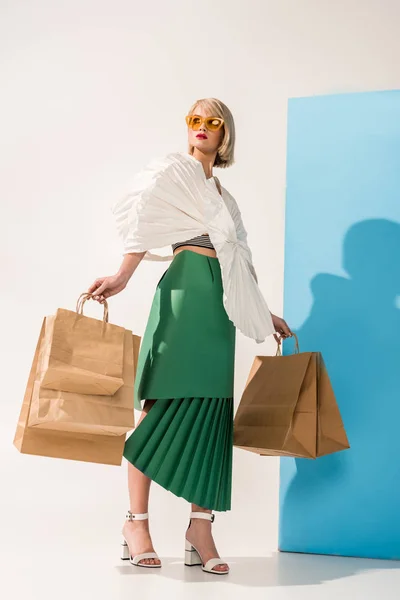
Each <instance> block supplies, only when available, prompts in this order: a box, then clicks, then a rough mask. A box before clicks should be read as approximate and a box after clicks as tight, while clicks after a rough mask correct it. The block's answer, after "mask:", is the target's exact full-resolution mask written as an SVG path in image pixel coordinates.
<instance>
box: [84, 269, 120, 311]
mask: <svg viewBox="0 0 400 600" xmlns="http://www.w3.org/2000/svg"><path fill="white" fill-rule="evenodd" d="M128 281H129V277H128V275H125V274H123V273H117V275H110V276H109V277H99V278H98V279H96V281H95V282H94V283H92V285H91V286H90V287H89V288H88V292H89V294H93V300H97V302H100V304H104V301H105V300H106V299H107V298H109V297H110V296H115V294H118V293H119V292H122V290H123V289H125V288H126V284H127V283H128Z"/></svg>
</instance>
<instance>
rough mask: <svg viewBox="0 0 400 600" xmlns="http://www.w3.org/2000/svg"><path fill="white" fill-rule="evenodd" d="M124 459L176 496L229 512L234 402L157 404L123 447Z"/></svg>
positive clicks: (209, 400) (195, 400)
mask: <svg viewBox="0 0 400 600" xmlns="http://www.w3.org/2000/svg"><path fill="white" fill-rule="evenodd" d="M123 455H124V457H125V458H126V460H128V461H129V462H130V463H131V464H133V465H134V466H135V467H136V468H137V469H139V470H140V471H141V472H142V473H144V474H145V475H146V476H147V477H149V478H150V479H151V480H153V481H155V482H156V483H158V484H159V485H161V486H162V487H164V488H165V489H166V490H168V491H170V492H172V493H173V494H174V495H175V496H180V497H182V498H184V499H185V500H187V501H188V502H191V503H194V504H197V505H198V506H200V507H202V508H206V509H209V510H216V511H226V510H230V509H231V487H232V458H233V398H188V397H185V398H168V399H165V398H159V399H157V400H156V401H155V402H154V404H153V405H152V407H151V408H150V410H149V412H148V414H147V415H146V416H145V417H144V418H143V419H142V421H141V422H140V423H139V425H138V426H137V427H136V429H135V430H134V431H133V433H132V434H131V435H130V437H129V438H128V439H127V440H126V442H125V448H124V453H123Z"/></svg>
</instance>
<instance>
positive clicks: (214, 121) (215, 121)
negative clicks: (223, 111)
mask: <svg viewBox="0 0 400 600" xmlns="http://www.w3.org/2000/svg"><path fill="white" fill-rule="evenodd" d="M185 120H186V123H187V126H188V127H190V129H193V130H194V131H197V130H198V129H200V127H201V125H202V123H204V124H205V126H206V127H207V129H208V130H209V131H218V129H221V127H222V125H223V124H224V120H223V119H221V118H220V117H202V116H200V115H187V116H186V117H185Z"/></svg>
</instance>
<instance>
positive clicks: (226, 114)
mask: <svg viewBox="0 0 400 600" xmlns="http://www.w3.org/2000/svg"><path fill="white" fill-rule="evenodd" d="M198 106H200V107H201V108H204V109H205V110H206V111H207V112H209V114H210V115H211V116H213V117H220V118H221V119H224V124H223V128H224V137H223V138H222V142H221V144H220V146H219V148H218V152H217V156H216V157H215V161H214V167H221V168H222V169H225V168H226V167H230V166H231V165H233V163H234V162H235V157H234V149H235V123H234V120H233V115H232V113H231V111H230V110H229V108H228V107H227V106H226V104H224V103H223V102H221V100H218V99H217V98H201V99H200V100H196V102H195V103H194V104H192V106H191V107H190V109H189V111H188V113H187V114H188V115H193V114H195V110H196V108H197V107H198ZM193 150H194V146H192V145H191V144H190V143H189V147H188V152H189V154H193Z"/></svg>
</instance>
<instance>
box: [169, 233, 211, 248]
mask: <svg viewBox="0 0 400 600" xmlns="http://www.w3.org/2000/svg"><path fill="white" fill-rule="evenodd" d="M187 245H190V246H201V247H202V248H211V249H212V250H214V246H213V244H212V242H211V240H210V236H209V235H208V233H204V234H203V235H198V236H196V237H194V238H191V239H190V240H185V241H184V242H177V243H176V244H172V251H174V250H175V249H176V248H178V247H179V246H187Z"/></svg>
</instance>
